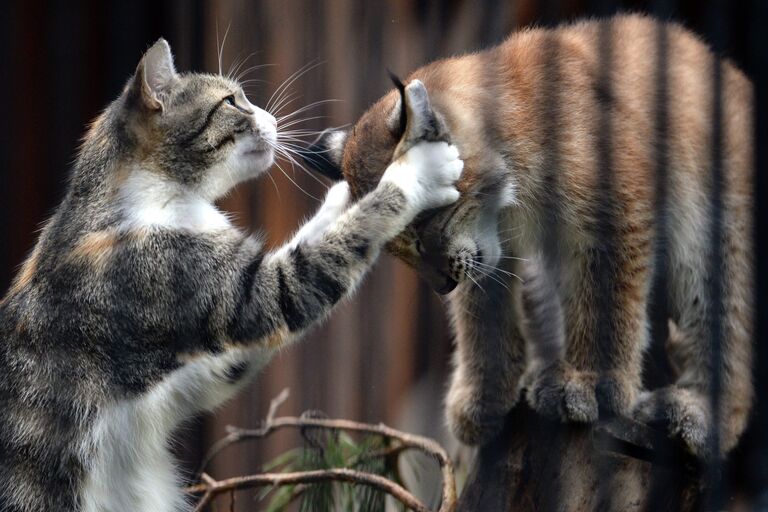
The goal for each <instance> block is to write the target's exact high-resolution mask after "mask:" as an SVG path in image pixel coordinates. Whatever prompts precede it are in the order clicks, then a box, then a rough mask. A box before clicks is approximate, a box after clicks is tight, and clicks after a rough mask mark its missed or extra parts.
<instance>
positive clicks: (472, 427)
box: [445, 383, 514, 446]
mask: <svg viewBox="0 0 768 512" xmlns="http://www.w3.org/2000/svg"><path fill="white" fill-rule="evenodd" d="M445 407H446V411H445V413H446V421H447V422H448V427H449V428H450V429H451V432H453V434H454V435H455V436H456V437H457V438H458V439H459V441H461V442H462V443H464V444H467V445H470V446H476V445H482V444H484V443H486V442H488V441H490V440H491V439H492V438H493V437H494V436H495V435H496V434H498V433H499V431H500V430H501V428H502V427H503V426H504V418H505V417H506V415H507V413H508V412H509V411H510V409H512V407H514V401H513V402H512V403H509V404H503V403H496V402H493V403H491V402H490V401H489V400H488V399H487V398H484V397H482V396H480V395H479V394H478V393H472V392H471V391H470V390H469V388H468V387H463V388H461V387H460V386H457V385H456V384H455V383H454V384H452V385H451V389H450V391H449V392H448V397H447V398H446V404H445Z"/></svg>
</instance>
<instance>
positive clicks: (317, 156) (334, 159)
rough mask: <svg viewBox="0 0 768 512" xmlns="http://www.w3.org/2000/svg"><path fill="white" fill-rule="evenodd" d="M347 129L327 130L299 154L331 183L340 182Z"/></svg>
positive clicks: (342, 177)
mask: <svg viewBox="0 0 768 512" xmlns="http://www.w3.org/2000/svg"><path fill="white" fill-rule="evenodd" d="M348 136H349V129H346V130H337V129H328V130H324V131H323V133H321V134H320V136H319V137H318V138H317V140H315V142H313V143H312V145H311V146H310V147H309V148H308V149H305V150H301V151H300V154H301V156H302V157H303V158H304V160H306V162H307V163H308V164H309V165H310V166H311V167H312V168H313V169H315V170H316V171H317V172H319V173H320V174H322V175H323V176H325V177H327V178H330V179H332V180H333V181H341V180H343V179H344V174H343V173H342V172H341V160H342V157H343V156H344V145H345V144H346V143H347V137H348Z"/></svg>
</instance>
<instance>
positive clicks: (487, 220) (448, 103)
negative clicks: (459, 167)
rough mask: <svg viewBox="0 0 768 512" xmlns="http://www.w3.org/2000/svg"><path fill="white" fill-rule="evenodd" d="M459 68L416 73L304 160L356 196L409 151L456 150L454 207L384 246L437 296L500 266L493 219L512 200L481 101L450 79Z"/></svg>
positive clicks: (446, 65) (447, 65) (422, 219)
mask: <svg viewBox="0 0 768 512" xmlns="http://www.w3.org/2000/svg"><path fill="white" fill-rule="evenodd" d="M460 65H461V66H466V63H465V62H462V61H461V60H453V61H444V62H443V63H442V65H441V66H439V67H434V65H433V67H429V68H425V69H423V70H420V71H418V72H416V73H415V75H416V76H418V79H416V78H412V79H411V81H410V82H409V83H408V85H407V86H404V87H398V88H397V89H396V90H393V91H391V92H389V93H388V94H387V95H385V96H384V97H383V98H381V99H380V100H379V101H378V102H377V103H376V104H374V105H373V106H372V107H371V108H370V109H369V110H368V111H367V112H366V113H365V114H364V115H363V116H362V117H361V118H360V120H359V121H358V122H357V124H356V125H355V126H354V128H352V129H350V130H346V131H338V130H337V131H327V132H325V133H324V135H323V136H321V138H320V139H319V140H318V141H317V143H316V144H315V146H314V148H313V149H314V154H313V156H312V157H310V159H309V160H310V163H311V164H312V166H313V167H315V168H316V169H318V170H319V171H320V172H322V173H323V174H325V175H326V176H329V177H331V178H332V179H342V178H343V179H346V180H347V181H348V182H349V184H350V188H351V190H352V193H353V195H354V196H355V197H361V196H362V195H364V194H365V193H367V192H369V191H370V190H372V189H373V188H374V187H375V186H376V185H377V183H378V181H379V179H380V178H381V175H382V174H383V172H384V170H385V169H386V167H387V166H388V164H389V163H390V162H391V161H392V160H393V158H397V157H398V156H399V155H400V154H402V153H403V152H404V151H406V150H407V149H408V148H409V147H411V146H412V145H413V144H415V143H417V142H419V141H424V140H428V141H435V140H445V141H449V142H451V143H453V144H455V145H456V146H457V147H458V148H459V151H460V154H461V158H462V159H463V160H464V163H465V166H464V173H463V175H462V178H461V180H460V181H459V183H458V185H457V187H458V189H459V191H460V192H461V198H460V199H459V201H458V202H456V203H455V204H453V205H451V206H448V207H446V208H441V209H437V210H432V211H428V212H425V213H424V214H422V215H420V216H419V217H418V218H417V219H416V220H415V221H414V222H413V223H412V224H411V225H410V226H409V227H408V228H407V229H406V230H405V231H404V232H403V233H401V234H400V236H398V237H397V238H396V239H395V240H393V241H392V242H391V243H390V244H389V246H388V249H389V251H390V252H391V253H392V254H394V255H396V256H398V257H399V258H401V259H402V260H404V261H405V262H406V263H408V264H409V265H411V266H412V267H414V268H415V269H416V270H417V271H418V272H419V274H420V275H421V277H423V278H424V279H425V280H426V281H427V283H428V284H429V285H430V286H431V287H432V288H433V289H434V290H435V291H437V292H438V293H448V292H450V291H451V290H453V289H454V288H455V287H456V285H457V284H458V283H459V282H462V281H464V280H477V279H478V278H480V277H482V276H483V275H484V274H487V273H489V270H490V269H491V268H492V267H494V266H496V265H497V264H498V262H499V259H500V256H501V244H500V241H499V236H498V217H499V212H500V210H501V208H502V207H503V206H504V205H505V204H508V203H509V202H511V201H512V200H513V197H512V191H513V188H512V186H511V183H510V182H509V178H508V173H504V172H502V170H503V168H504V164H503V162H502V161H501V160H502V159H501V157H500V156H499V155H498V154H497V153H496V152H495V151H493V150H491V149H489V148H490V147H491V144H492V143H491V137H489V136H488V134H487V133H486V128H485V124H484V119H483V118H482V115H480V113H481V112H483V111H484V108H485V106H484V105H482V103H483V102H484V101H485V99H484V98H482V97H477V96H475V95H474V93H472V92H471V90H470V89H469V88H468V87H467V86H466V85H465V84H462V83H461V81H460V80H456V79H455V73H456V72H457V71H458V70H457V69H455V68H456V66H460ZM463 71H466V69H464V70H463ZM452 74H454V75H453V76H452Z"/></svg>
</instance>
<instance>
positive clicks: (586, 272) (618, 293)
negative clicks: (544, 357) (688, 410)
mask: <svg viewBox="0 0 768 512" xmlns="http://www.w3.org/2000/svg"><path fill="white" fill-rule="evenodd" d="M645 247H646V246H645V244H642V243H638V244H637V245H636V246H635V247H634V248H632V249H631V250H630V248H628V247H627V246H626V245H625V246H624V247H623V248H622V249H621V250H618V251H616V253H615V254H614V255H613V258H611V259H607V258H606V253H605V252H603V251H601V250H597V249H589V250H585V251H582V252H581V253H580V254H578V255H577V256H576V257H575V259H574V260H572V261H571V262H569V264H568V266H567V267H566V268H565V275H564V282H563V297H564V314H565V333H566V349H565V358H564V360H561V361H560V362H557V363H555V364H552V365H549V366H548V367H546V368H544V369H543V370H542V371H541V372H540V373H539V374H538V375H536V376H535V378H534V379H532V385H531V388H530V389H529V395H528V396H529V400H530V402H531V405H532V406H533V407H534V408H535V409H537V410H538V411H539V412H541V413H543V414H546V415H548V416H555V417H561V418H563V419H565V420H567V421H577V422H592V421H595V420H597V418H598V413H599V412H602V413H607V414H626V413H628V412H629V411H630V409H631V408H632V406H633V404H634V402H635V399H636V397H637V395H638V393H639V391H640V386H641V369H642V361H641V358H642V350H643V347H644V346H645V344H646V336H647V330H648V329H647V319H646V298H647V295H648V285H647V282H648V278H647V276H648V266H647V263H646V262H647V261H648V259H647V257H646V255H645V254H644V252H645V249H644V248H645Z"/></svg>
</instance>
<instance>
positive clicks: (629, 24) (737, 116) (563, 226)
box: [330, 15, 753, 456]
mask: <svg viewBox="0 0 768 512" xmlns="http://www.w3.org/2000/svg"><path fill="white" fill-rule="evenodd" d="M660 37H663V38H666V41H667V46H666V48H667V49H668V59H667V61H666V77H667V80H666V83H667V85H668V87H667V90H666V91H665V92H666V94H667V97H668V102H667V108H666V113H667V116H666V117H667V119H666V130H665V131H663V133H665V134H666V135H664V136H663V137H662V138H663V140H658V139H657V138H656V137H657V134H658V133H662V132H657V130H658V129H659V128H658V127H657V119H658V118H657V112H658V111H657V104H658V103H657V98H658V96H657V95H658V94H659V91H658V89H657V84H659V83H663V82H660V81H659V80H660V75H659V72H658V69H659V59H660V58H661V57H660V56H659V53H658V48H659V41H660ZM607 48H608V49H609V50H610V51H609V53H607V50H606V49H607ZM606 56H607V57H608V58H609V59H610V60H609V61H606V62H602V63H601V58H603V57H606ZM718 59H719V57H717V56H715V55H714V54H713V52H712V51H711V50H710V49H709V48H707V47H706V45H704V44H703V43H702V42H701V41H700V40H699V39H697V38H696V36H694V35H693V34H691V33H690V32H689V31H687V30H685V29H684V28H682V27H680V26H678V25H674V24H668V23H660V22H657V21H655V20H653V19H651V18H647V17H642V16H636V15H634V16H618V17H615V18H611V19H606V20H592V21H584V22H579V23H575V24H570V25H564V26H562V27H558V28H554V29H530V30H525V31H522V32H520V33H517V34H514V35H512V36H511V37H509V38H508V39H507V40H506V41H505V42H504V43H502V44H501V45H499V46H497V47H494V48H491V49H488V50H486V51H482V52H478V53H473V54H469V55H465V56H460V57H454V58H449V59H445V60H441V61H438V62H434V63H431V64H428V65H426V66H424V67H423V68H421V69H419V70H417V71H415V72H414V73H413V74H412V75H411V77H410V78H409V79H410V80H413V79H419V80H420V81H421V82H423V84H424V85H425V86H426V90H427V91H428V92H429V99H430V100H431V104H432V107H433V109H434V116H433V117H436V118H440V119H443V120H444V121H445V123H446V124H447V126H448V128H449V132H450V137H451V140H452V141H453V142H454V143H455V144H456V145H457V147H458V148H459V150H460V151H461V154H462V158H463V159H464V160H465V162H466V172H465V173H464V176H463V178H462V180H461V182H460V183H459V184H458V187H459V190H460V191H461V192H462V198H461V200H460V201H458V202H457V203H456V204H455V205H453V206H451V207H449V208H446V209H444V210H443V211H441V212H438V213H436V214H435V215H432V216H431V217H429V218H427V219H420V221H419V222H417V223H416V224H414V225H412V226H410V228H409V229H408V230H406V232H405V233H404V234H403V235H402V236H400V237H398V238H397V239H396V240H395V241H393V242H392V243H391V244H390V245H389V247H390V249H391V250H392V251H393V252H394V253H395V254H397V255H399V256H400V257H401V258H402V259H404V260H405V261H407V262H409V263H410V264H412V265H413V266H414V267H415V268H417V269H418V270H419V272H420V274H421V275H422V276H423V277H424V278H425V279H426V280H427V281H428V282H429V283H430V284H431V285H432V286H433V288H435V290H437V291H440V292H448V291H450V290H452V289H453V288H456V290H455V291H453V292H452V293H451V294H450V295H449V296H448V297H449V302H450V309H451V316H452V319H453V325H454V328H455V331H456V337H457V348H456V353H455V356H454V361H455V370H454V374H453V378H452V380H451V385H450V390H449V392H448V397H447V416H448V422H449V424H450V425H451V427H452V428H453V430H454V432H455V433H456V434H457V435H458V436H459V437H460V438H461V439H462V440H464V441H465V442H467V443H473V444H474V443H482V442H483V441H485V440H487V439H488V438H489V437H490V436H492V435H493V434H494V433H495V432H496V431H497V429H498V427H499V425H500V421H499V419H500V418H502V417H503V416H504V415H505V414H506V413H507V412H508V410H509V409H510V408H511V407H512V406H513V405H514V404H515V402H516V401H517V400H518V397H519V395H520V391H521V376H522V375H523V374H524V372H525V370H526V366H527V360H528V358H527V357H526V351H525V346H524V343H523V334H522V332H521V329H520V326H519V322H518V320H517V319H516V315H515V314H514V311H515V307H514V304H515V303H516V302H519V300H520V299H519V294H520V288H521V286H520V283H519V281H518V280H517V279H516V278H515V277H514V276H513V275H512V274H517V275H521V274H523V273H525V272H526V268H525V267H526V262H525V261H521V260H520V259H510V258H523V259H527V260H530V261H531V263H533V264H534V267H535V268H539V269H544V271H545V272H553V269H559V273H558V274H557V275H552V276H550V279H549V280H550V281H551V282H552V283H553V286H554V289H555V290H556V293H555V294H554V295H555V297H554V298H553V300H556V301H558V303H559V304H558V308H556V309H558V310H559V309H561V310H562V314H563V322H564V328H563V333H564V336H565V343H564V357H563V358H562V359H561V360H559V361H558V362H556V363H552V364H549V365H540V367H539V369H540V371H539V372H538V373H537V374H536V375H530V373H529V376H530V377H531V379H530V380H528V379H527V380H526V382H527V383H528V384H530V386H529V389H528V395H527V396H528V397H529V399H530V401H531V402H532V405H533V406H534V407H536V408H537V409H538V410H539V411H540V412H542V413H546V414H551V415H555V416H560V417H562V418H563V419H566V420H570V421H593V420H595V419H596V418H597V417H598V413H599V412H600V410H599V409H601V408H602V409H603V411H604V412H612V413H622V414H630V413H635V414H637V415H638V417H639V418H641V419H643V420H649V419H653V416H655V415H661V416H662V417H663V419H666V420H668V421H669V422H670V426H671V429H672V432H673V433H674V434H675V435H679V436H681V437H682V438H683V440H684V441H685V442H686V443H687V445H688V447H689V448H690V450H691V451H693V452H694V453H696V454H699V455H702V456H705V455H706V454H707V450H708V443H707V440H708V439H709V438H710V435H711V433H712V432H711V431H710V429H709V427H708V423H709V419H710V418H712V413H711V411H710V410H709V403H708V399H707V396H708V393H709V390H710V389H711V385H712V373H711V371H710V370H709V368H710V367H711V365H710V359H711V357H710V352H711V351H710V348H709V340H710V337H709V335H708V332H709V331H708V329H709V325H710V322H711V321H712V318H713V316H714V314H715V312H714V311H713V307H714V305H713V303H712V302H711V300H710V294H709V289H710V288H711V282H712V277H711V276H710V275H709V270H708V265H709V261H711V259H712V256H713V254H712V250H713V249H712V247H713V244H712V241H711V240H710V238H711V237H710V236H709V234H708V233H709V232H710V226H711V223H712V212H713V206H712V202H711V199H710V198H711V197H712V194H713V193H714V192H715V191H717V192H720V193H721V194H722V201H723V211H724V217H723V224H722V225H723V234H722V237H721V239H720V240H719V242H720V243H721V247H722V253H723V254H722V256H723V260H722V265H721V267H720V268H719V269H718V270H717V272H718V274H719V276H720V277H722V280H723V293H722V300H723V304H722V306H723V309H722V311H723V317H722V318H723V349H722V354H723V360H724V364H723V366H722V388H721V391H722V400H721V402H720V405H721V410H720V411H719V417H720V418H721V423H720V425H719V427H720V430H719V433H720V441H721V444H720V446H721V450H722V451H723V452H727V451H728V450H730V449H731V448H732V447H733V446H734V445H735V444H736V442H737V441H738V439H739V436H740V435H741V433H742V431H743V430H744V428H745V425H746V423H747V418H748V415H749V410H750V407H751V403H752V397H753V387H752V383H751V357H752V356H751V354H752V348H751V334H752V315H753V311H752V260H751V240H750V236H751V233H752V229H751V208H752V190H751V177H752V172H753V168H752V158H753V155H752V150H753V140H752V134H753V123H752V101H753V99H752V98H753V90H752V84H751V83H750V82H749V80H748V79H747V78H746V77H745V76H744V75H743V74H742V73H741V72H740V71H739V70H738V69H736V68H735V67H734V66H733V65H732V64H731V63H730V62H728V61H727V60H718ZM715 63H718V64H719V65H720V66H721V70H722V88H723V93H722V102H721V106H722V119H721V124H720V126H719V128H721V133H722V136H723V139H722V157H723V161H722V167H723V173H724V180H723V183H720V184H713V183H712V180H711V170H712V167H713V162H712V155H713V151H712V148H713V144H714V142H713V141H714V139H713V137H714V133H715V132H714V131H713V128H712V123H713V120H714V117H713V116H714V111H715V109H714V101H713V98H712V91H713V76H714V65H715ZM398 96H399V94H398V92H397V91H392V92H390V93H389V94H387V95H386V96H384V97H383V98H382V99H381V100H380V101H379V102H377V103H376V104H375V105H374V106H373V107H371V109H369V111H368V112H366V113H365V114H364V115H363V117H362V118H361V119H360V120H359V121H358V122H357V124H356V126H355V129H354V130H353V131H351V132H350V134H349V135H348V136H347V137H346V138H343V137H336V138H335V139H334V140H343V141H344V149H343V158H342V160H340V161H339V162H338V163H339V165H340V167H341V169H342V170H343V172H344V175H345V176H346V178H347V179H348V180H349V182H350V186H351V188H352V190H353V194H354V195H360V194H363V193H365V192H366V191H368V190H371V188H372V187H373V186H375V183H376V182H377V179H378V175H379V174H380V173H381V172H382V171H383V169H385V168H386V165H387V158H388V156H389V155H391V154H392V151H393V148H394V147H395V145H396V144H397V142H398V140H397V137H396V136H394V135H393V133H392V129H391V119H393V117H394V118H395V119H397V116H393V114H392V113H393V112H397V111H398V109H399V108H400V100H399V97H398ZM603 130H608V131H607V132H605V131H603ZM602 133H608V134H609V135H610V141H609V142H608V141H606V139H604V138H601V134H602ZM373 147H376V149H375V150H372V149H371V148H373ZM659 151H664V152H665V158H666V161H667V166H666V168H665V169H663V172H664V173H665V176H666V177H667V198H666V204H662V205H661V208H660V209H659V210H657V209H656V196H655V194H656V177H655V176H656V175H655V169H656V162H657V161H658V154H659V153H658V152H659ZM330 153H331V154H334V152H333V151H331V152H330ZM335 153H339V151H338V150H336V151H335ZM606 158H608V159H609V161H606ZM607 164H610V170H611V174H610V183H608V182H607V180H604V179H603V178H602V177H601V170H603V169H605V168H606V165H607ZM555 185H556V186H555ZM660 220H664V221H665V225H666V231H665V232H661V231H660V230H659V226H660V225H661V224H660ZM656 249H661V250H663V254H665V256H666V260H667V261H666V265H665V266H666V267H667V268H666V271H667V273H668V278H667V279H665V281H666V283H667V288H668V295H669V305H670V316H671V317H672V320H673V321H674V322H675V323H676V325H677V326H679V328H680V331H681V332H682V333H684V336H683V337H681V338H680V341H679V343H677V344H676V346H675V350H676V353H677V354H678V355H679V354H682V355H683V357H677V359H679V360H681V361H683V362H684V367H683V368H681V372H680V375H679V378H678V380H677V382H675V383H674V384H673V385H672V386H670V387H668V388H665V389H662V390H656V391H652V392H647V391H644V390H643V389H642V383H641V370H642V362H643V351H644V349H645V347H646V346H647V344H648V335H649V327H648V314H647V308H648V303H649V294H650V284H651V281H652V277H653V276H654V274H655V273H656V272H657V271H660V270H661V269H658V268H656V264H657V261H656V259H655V253H656ZM502 256H504V257H502ZM497 281H499V282H497ZM544 310H545V311H546V308H545V309H544ZM549 334H551V332H550V333H549Z"/></svg>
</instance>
